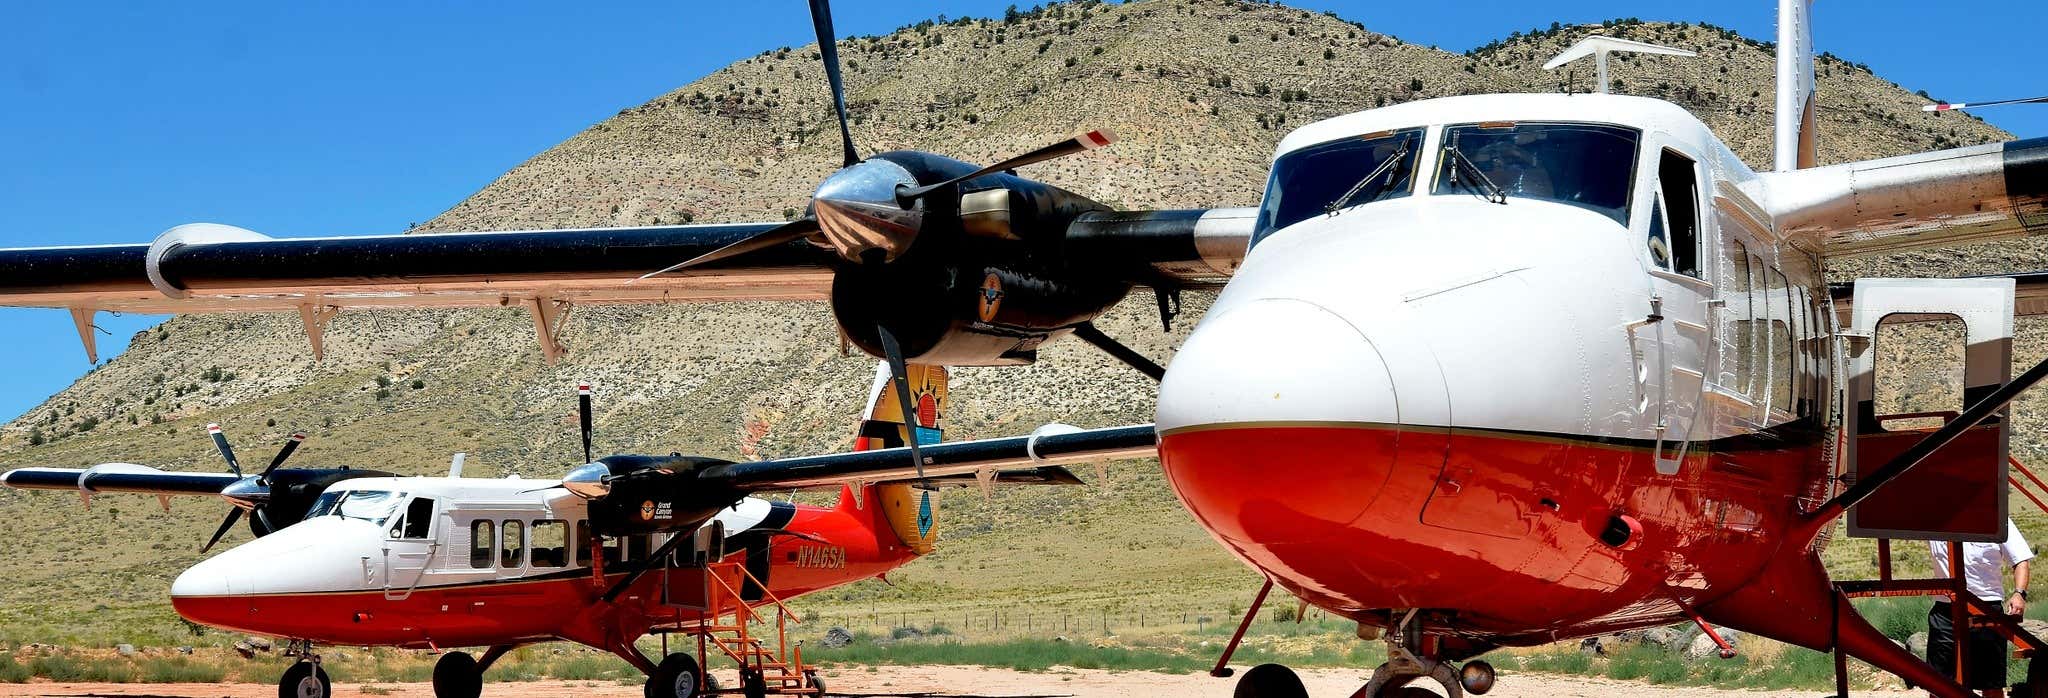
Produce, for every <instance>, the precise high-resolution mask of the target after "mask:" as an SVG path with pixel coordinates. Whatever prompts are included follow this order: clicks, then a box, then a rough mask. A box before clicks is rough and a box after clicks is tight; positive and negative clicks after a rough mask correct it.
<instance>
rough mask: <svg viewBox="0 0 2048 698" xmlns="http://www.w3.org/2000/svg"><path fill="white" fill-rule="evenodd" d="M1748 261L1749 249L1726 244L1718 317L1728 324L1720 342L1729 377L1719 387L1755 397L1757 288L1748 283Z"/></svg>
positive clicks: (1735, 243) (1735, 242) (1738, 243)
mask: <svg viewBox="0 0 2048 698" xmlns="http://www.w3.org/2000/svg"><path fill="white" fill-rule="evenodd" d="M1750 260H1751V257H1750V256H1749V248H1747V247H1744V246H1743V245H1742V243H1741V242H1740V241H1735V240H1730V241H1728V246H1727V256H1726V258H1725V260H1724V261H1723V264H1725V265H1726V266H1725V267H1724V268H1723V270H1722V273H1723V274H1724V276H1723V277H1722V282H1721V283H1722V286H1723V287H1724V289H1723V291H1722V298H1723V299H1724V300H1725V301H1726V303H1725V304H1724V305H1723V306H1722V310H1721V314H1722V316H1723V317H1724V318H1726V321H1727V324H1726V326H1725V328H1724V330H1723V332H1724V336H1723V338H1722V342H1724V344H1723V345H1722V352H1723V354H1724V356H1723V358H1722V365H1723V366H1726V367H1728V369H1729V373H1728V374H1727V375H1725V376H1723V377H1722V378H1721V381H1720V383H1721V386H1722V387H1725V388H1728V389H1729V390H1733V391H1735V392H1736V393H1738V394H1741V395H1742V396H1744V397H1751V396H1753V395H1755V392H1754V388H1753V387H1752V386H1753V384H1754V380H1755V376H1756V321H1755V319H1754V318H1755V317H1756V310H1755V308H1754V307H1753V306H1754V305H1755V302H1756V299H1755V298H1754V296H1753V293H1752V289H1754V288H1756V286H1755V284H1752V283H1750V273H1751V272H1750Z"/></svg>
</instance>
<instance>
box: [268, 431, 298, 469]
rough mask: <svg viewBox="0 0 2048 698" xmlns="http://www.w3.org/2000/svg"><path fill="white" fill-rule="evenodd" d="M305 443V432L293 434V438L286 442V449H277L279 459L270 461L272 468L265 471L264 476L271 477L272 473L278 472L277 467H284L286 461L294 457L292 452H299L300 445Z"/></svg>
mask: <svg viewBox="0 0 2048 698" xmlns="http://www.w3.org/2000/svg"><path fill="white" fill-rule="evenodd" d="M305 442H306V434H305V433H304V432H297V431H295V432H292V436H291V438H289V439H286V440H285V442H284V448H280V449H277V457H275V458H272V459H270V467H267V468H264V469H263V476H264V477H270V473H272V472H273V471H276V470H277V466H280V465H284V461H285V459H287V458H290V457H292V452H294V451H297V450H299V444H302V443H305Z"/></svg>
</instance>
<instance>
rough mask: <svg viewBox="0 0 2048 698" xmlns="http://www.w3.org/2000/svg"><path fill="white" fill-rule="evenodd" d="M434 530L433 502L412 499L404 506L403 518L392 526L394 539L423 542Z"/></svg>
mask: <svg viewBox="0 0 2048 698" xmlns="http://www.w3.org/2000/svg"><path fill="white" fill-rule="evenodd" d="M433 528H434V500H432V499H428V498H426V497H414V498H413V500H412V501H411V502H408V503H406V505H405V516H404V517H401V518H400V519H399V520H398V523H397V524H396V525H394V526H392V529H391V533H392V537H394V538H411V539H415V540H425V539H426V538H428V537H429V536H428V534H429V533H431V532H432V531H433Z"/></svg>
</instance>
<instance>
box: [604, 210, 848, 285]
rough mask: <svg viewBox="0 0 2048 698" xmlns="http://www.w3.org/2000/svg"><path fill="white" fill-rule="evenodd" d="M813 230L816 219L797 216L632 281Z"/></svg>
mask: <svg viewBox="0 0 2048 698" xmlns="http://www.w3.org/2000/svg"><path fill="white" fill-rule="evenodd" d="M815 232H818V219H816V218H798V219H796V220H793V221H790V222H788V223H784V224H782V225H781V226H778V227H775V228H770V229H769V230H768V231H767V232H764V233H761V234H760V235H755V236H753V237H750V238H744V239H741V240H740V241H738V242H735V243H732V244H729V245H726V246H724V247H720V248H718V249H715V250H712V251H710V252H706V253H704V254H701V255H697V256H696V257H692V258H690V259H689V260H687V261H684V262H679V263H676V264H672V265H669V266H667V267H664V268H662V269H661V270H660V271H652V272H648V273H646V274H643V275H641V276H640V278H637V279H634V280H633V281H646V280H648V279H651V278H654V277H657V276H661V275H662V274H667V273H669V272H672V271H679V270H683V269H688V268H690V267H694V266H697V265H699V264H704V263H706V262H715V261H718V260H721V259H725V258H727V257H736V256H739V255H743V254H746V253H748V252H754V251H757V250H765V249H768V248H770V247H775V246H777V245H781V244H783V243H786V242H789V241H791V240H795V239H797V238H801V237H803V236H805V235H809V234H811V233H815ZM633 281H628V282H626V283H629V284H630V283H633Z"/></svg>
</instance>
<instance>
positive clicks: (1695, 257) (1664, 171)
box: [1649, 149, 1700, 277]
mask: <svg viewBox="0 0 2048 698" xmlns="http://www.w3.org/2000/svg"><path fill="white" fill-rule="evenodd" d="M1696 170H1697V168H1696V167H1694V165H1693V161H1692V159H1691V158H1687V157H1685V156H1684V155H1680V154H1678V152H1677V151H1673V150H1670V149H1666V150H1665V151H1664V154H1663V157H1662V158H1660V160H1659V162H1658V164H1657V200H1656V201H1655V202H1653V203H1652V204H1651V208H1650V243H1649V244H1650V258H1651V259H1653V260H1656V262H1657V266H1659V267H1661V268H1663V269H1666V270H1669V271H1674V272H1678V273H1680V274H1684V275H1686V276H1691V277H1698V276H1699V275H1700V243H1699V228H1700V218H1699V207H1698V205H1697V201H1698V196H1699V190H1698V188H1697V182H1698V175H1697V174H1696Z"/></svg>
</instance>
